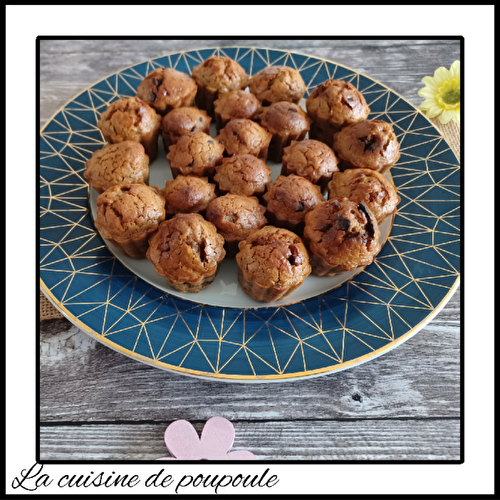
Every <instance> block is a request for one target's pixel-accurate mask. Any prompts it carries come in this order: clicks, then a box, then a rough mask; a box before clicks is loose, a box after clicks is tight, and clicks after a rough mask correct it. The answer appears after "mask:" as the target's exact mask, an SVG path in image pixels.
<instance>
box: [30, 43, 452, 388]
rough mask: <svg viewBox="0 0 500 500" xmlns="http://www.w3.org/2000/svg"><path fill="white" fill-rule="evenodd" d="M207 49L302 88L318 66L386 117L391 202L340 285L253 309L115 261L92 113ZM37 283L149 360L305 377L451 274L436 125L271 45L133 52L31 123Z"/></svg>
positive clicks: (193, 370) (438, 303)
mask: <svg viewBox="0 0 500 500" xmlns="http://www.w3.org/2000/svg"><path fill="white" fill-rule="evenodd" d="M212 54H216V55H227V56H229V57H231V58H233V59H235V60H237V61H238V62H239V63H240V64H241V65H242V66H243V68H245V70H246V71H247V73H248V74H249V75H252V74H255V73H256V72H258V71H260V70H261V69H262V68H264V67H266V66H272V65H287V66H291V67H294V68H296V69H298V70H299V71H300V73H301V75H302V78H303V79H304V81H305V83H306V85H307V92H306V95H305V97H306V98H307V96H308V95H309V92H310V91H311V90H312V89H314V88H315V87H316V86H317V85H318V84H320V83H321V82H323V81H325V80H327V79H328V78H336V79H343V80H346V81H350V82H351V83H353V84H354V85H355V86H356V87H357V88H358V89H359V90H360V91H361V92H362V93H363V95H364V96H365V98H366V101H367V103H368V105H369V106H370V109H371V113H370V116H369V119H381V120H385V121H387V122H389V123H391V124H392V126H393V128H394V131H395V133H396V135H397V137H398V140H399V142H400V145H401V157H400V159H399V161H398V162H397V163H396V164H395V165H394V166H393V167H392V169H391V174H392V177H393V181H394V183H395V184H396V186H397V188H398V193H399V195H400V197H401V203H400V204H399V206H398V210H397V213H396V215H395V218H394V223H393V227H392V230H391V233H390V235H389V237H388V239H387V241H386V243H385V245H384V246H383V248H382V250H381V252H380V253H379V254H378V256H377V257H376V259H375V260H374V262H373V264H371V265H370V266H368V267H366V268H365V269H364V270H363V271H362V272H361V273H359V274H358V275H357V276H355V277H354V278H353V279H351V280H350V281H349V282H347V283H344V284H343V285H341V286H340V287H338V288H336V289H334V290H331V291H329V292H326V293H322V294H320V295H318V296H316V297H314V298H311V299H307V300H303V301H301V302H298V303H294V304H289V305H281V306H278V307H277V306H274V307H272V306H271V307H264V308H260V309H251V308H248V309H237V308H228V307H226V308H224V307H216V306H209V305H206V304H198V303H195V302H192V301H190V300H184V299H182V298H179V297H175V296H173V295H170V294H166V293H165V292H164V291H161V290H159V289H157V288H155V287H153V286H151V285H150V284H148V283H146V282H145V281H143V280H142V279H141V278H139V277H137V276H136V275H135V274H134V273H133V272H131V271H130V270H128V269H127V268H125V267H124V266H123V265H122V264H121V262H120V260H118V259H117V258H116V257H115V256H114V255H113V254H112V253H110V251H109V250H108V249H107V247H106V245H105V244H104V242H103V240H102V239H101V237H100V235H99V234H98V232H97V231H96V229H95V227H94V224H93V222H92V217H91V213H90V207H89V201H88V183H87V181H86V180H85V178H84V176H83V172H84V170H85V162H86V161H87V160H88V159H89V158H90V157H91V155H92V153H93V152H94V151H96V150H97V149H101V148H102V147H103V146H104V144H105V142H104V140H103V137H102V135H101V133H100V131H99V129H98V128H97V120H98V119H99V116H100V114H101V113H102V112H103V111H104V110H105V109H106V107H107V106H108V105H109V103H111V102H113V101H115V100H116V99H118V98H120V97H128V96H133V95H135V89H136V88H137V86H138V85H139V83H140V82H141V80H142V78H144V77H145V76H146V75H147V74H148V73H150V72H151V71H152V70H153V69H154V68H157V67H175V68H176V69H178V70H180V71H184V72H187V73H191V69H192V68H193V66H196V65H198V64H199V63H200V62H201V61H203V60H205V59H206V58H208V57H209V56H211V55H212ZM39 171H40V195H39V201H40V227H39V236H40V270H39V273H40V286H41V289H42V290H43V292H44V293H45V294H46V295H47V297H49V299H50V300H51V301H52V302H53V303H54V304H55V305H56V306H57V307H58V309H59V310H60V311H61V312H62V313H63V314H64V315H65V316H66V317H67V318H68V319H70V320H71V321H72V322H73V323H74V324H76V325H77V326H78V327H79V328H81V329H82V330H84V331H85V332H87V333H88V334H90V335H91V336H93V337H94V338H96V339H97V340H99V341H101V342H103V343H105V344H106V345H108V346H110V347H112V348H114V349H116V350H118V351H120V352H122V353H124V354H127V355H129V356H132V357H133V358H135V359H138V360H140V361H143V362H146V363H147V364H150V365H153V366H157V367H159V368H163V369H167V370H172V371H175V372H178V373H184V374H187V375H193V376H199V377H203V378H208V379H217V380H226V381H239V382H252V381H253V382H268V381H282V380H293V379H301V378H305V377H311V376H317V375H321V374H326V373H330V372H334V371H339V370H342V369H345V368H348V367H352V366H355V365H357V364H359V363H362V362H364V361H367V360H369V359H372V358H374V357H376V356H379V355H381V354H383V353H385V352H387V351H388V350H390V349H392V348H394V347H396V346H397V345H400V344H401V343H402V342H403V341H405V340H407V339H408V338H409V337H411V336H412V335H413V334H415V333H416V332H417V331H418V330H420V329H421V328H422V327H423V326H424V325H425V324H426V323H428V322H429V321H430V320H431V319H432V318H433V317H434V316H435V315H436V314H437V313H438V311H439V310H440V309H441V308H442V307H443V306H444V304H445V303H446V302H447V300H448V299H449V298H450V297H451V295H452V294H453V292H454V291H455V289H456V287H457V286H458V283H459V276H460V274H459V272H460V195H461V186H460V166H459V163H458V161H457V158H456V157H455V155H454V153H453V152H452V150H451V149H450V147H449V146H448V144H447V143H446V141H445V140H444V138H443V137H442V136H441V134H440V132H439V131H438V130H437V129H436V128H435V127H434V125H433V124H432V123H431V122H430V121H429V120H428V119H427V118H425V116H423V115H422V113H420V112H419V111H418V110H417V109H416V108H415V107H414V106H413V105H411V104H410V103H409V102H407V101H406V100H404V99H403V98H402V97H401V96H399V95H398V94H396V93H395V92H393V91H392V90H390V89H388V88H387V87H385V86H384V85H382V84H380V83H379V82H377V81H375V80H373V79H371V78H369V77H367V76H365V75H362V74H360V73H358V72H356V71H354V70H352V69H349V68H347V67H345V66H341V65H338V64H336V63H334V62H331V61H327V60H324V59H320V58H317V57H312V56H307V55H302V54H297V53H290V52H286V51H280V50H275V49H273V50H271V49H260V48H259V49H255V48H243V47H234V48H224V49H219V48H211V49H203V50H192V51H188V52H181V53H177V54H170V55H167V56H163V57H159V58H157V59H152V60H149V61H145V62H142V63H139V64H136V65H134V66H131V67H129V68H126V69H124V70H122V71H119V72H118V73H116V74H113V75H111V76H109V77H108V78H105V79H104V80H101V81H100V82H98V83H96V84H95V85H93V86H91V87H89V88H88V89H86V90H84V91H83V92H82V93H81V94H79V95H78V96H77V97H75V98H74V99H72V100H71V101H70V102H69V103H67V104H66V106H64V108H62V109H61V110H60V111H58V112H57V113H56V114H55V116H54V117H53V118H52V119H51V120H50V121H49V122H48V123H47V124H46V126H45V127H44V128H43V130H42V131H41V133H40V164H39Z"/></svg>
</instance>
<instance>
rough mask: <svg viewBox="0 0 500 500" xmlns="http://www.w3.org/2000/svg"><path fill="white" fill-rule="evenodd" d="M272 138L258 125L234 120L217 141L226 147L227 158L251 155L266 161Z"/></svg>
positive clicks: (250, 121)
mask: <svg viewBox="0 0 500 500" xmlns="http://www.w3.org/2000/svg"><path fill="white" fill-rule="evenodd" d="M271 137H272V135H271V134H270V133H269V132H267V131H266V129H264V128H263V127H261V126H260V125H259V124H258V123H255V122H253V121H252V120H248V119H246V118H234V119H232V120H231V121H229V122H228V124H227V125H226V126H225V127H224V128H223V129H222V130H221V131H220V133H219V135H218V136H217V140H218V141H219V142H220V143H221V144H222V145H223V146H224V147H225V149H226V156H232V155H241V154H250V155H254V156H257V157H258V158H262V159H263V160H264V161H265V160H266V159H267V152H268V149H269V143H270V142H271Z"/></svg>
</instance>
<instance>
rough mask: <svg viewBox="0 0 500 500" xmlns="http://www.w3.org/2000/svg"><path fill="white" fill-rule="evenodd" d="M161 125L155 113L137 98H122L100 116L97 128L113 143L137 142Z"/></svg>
mask: <svg viewBox="0 0 500 500" xmlns="http://www.w3.org/2000/svg"><path fill="white" fill-rule="evenodd" d="M160 124H161V117H160V115H158V114H157V113H156V111H155V110H154V109H153V108H152V107H150V106H148V105H147V103H145V102H144V101H143V100H142V99H139V98H138V97H122V98H121V99H118V100H117V101H115V102H112V103H111V104H110V105H109V106H108V107H107V109H106V111H104V112H103V113H102V114H101V118H100V120H99V121H98V122H97V126H98V127H99V128H100V129H101V131H102V132H103V134H105V135H107V136H109V137H111V139H112V141H113V142H122V141H126V140H127V139H130V140H132V141H139V140H140V139H141V136H143V135H144V134H149V133H150V132H152V131H153V130H155V129H156V128H157V127H159V126H160Z"/></svg>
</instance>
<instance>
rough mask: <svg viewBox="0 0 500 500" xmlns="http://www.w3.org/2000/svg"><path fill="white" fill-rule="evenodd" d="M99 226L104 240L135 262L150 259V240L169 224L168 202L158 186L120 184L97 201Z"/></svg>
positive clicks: (97, 225)
mask: <svg viewBox="0 0 500 500" xmlns="http://www.w3.org/2000/svg"><path fill="white" fill-rule="evenodd" d="M96 204H97V213H96V220H95V226H96V228H97V229H98V230H99V232H100V233H101V236H102V237H103V238H105V239H106V240H109V241H110V242H111V243H112V244H113V245H114V246H115V247H116V248H118V250H120V251H121V252H123V253H125V254H126V255H128V256H129V257H133V258H134V259H142V258H144V257H145V256H146V251H147V249H148V239H149V237H150V236H151V235H152V234H154V233H155V232H156V231H157V229H158V225H159V224H160V222H162V221H163V220H165V198H163V196H161V195H160V194H158V188H157V187H155V186H151V187H149V186H146V185H145V184H119V185H116V186H112V187H110V188H109V189H107V190H106V191H104V192H103V193H102V194H100V195H99V196H98V197H97V200H96Z"/></svg>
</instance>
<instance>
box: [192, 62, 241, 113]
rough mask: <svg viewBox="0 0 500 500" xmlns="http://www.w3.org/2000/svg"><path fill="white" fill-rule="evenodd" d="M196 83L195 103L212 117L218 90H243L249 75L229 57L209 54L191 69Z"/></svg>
mask: <svg viewBox="0 0 500 500" xmlns="http://www.w3.org/2000/svg"><path fill="white" fill-rule="evenodd" d="M192 74H193V78H194V80H195V82H196V85H198V93H197V94H196V104H197V106H198V107H199V108H200V109H204V110H206V111H207V112H208V114H209V115H210V116H211V117H214V102H215V101H216V100H217V98H218V96H219V92H230V91H231V90H244V89H245V88H246V86H247V85H248V80H249V76H248V75H247V74H246V73H245V70H244V69H243V68H242V67H241V66H240V65H239V64H238V63H237V62H236V61H233V60H232V59H231V58H229V57H224V56H210V57H209V58H208V59H206V60H205V61H203V62H202V63H201V64H199V65H198V66H195V67H194V68H193V71H192Z"/></svg>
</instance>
